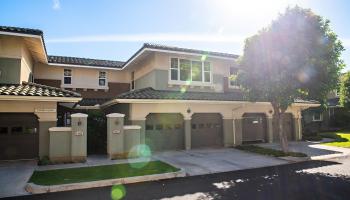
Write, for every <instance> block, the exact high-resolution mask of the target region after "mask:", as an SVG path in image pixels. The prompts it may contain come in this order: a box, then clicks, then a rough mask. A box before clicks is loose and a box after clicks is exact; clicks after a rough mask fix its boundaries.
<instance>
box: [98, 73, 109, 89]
mask: <svg viewBox="0 0 350 200" xmlns="http://www.w3.org/2000/svg"><path fill="white" fill-rule="evenodd" d="M106 84H107V73H106V72H99V75H98V85H99V86H106Z"/></svg>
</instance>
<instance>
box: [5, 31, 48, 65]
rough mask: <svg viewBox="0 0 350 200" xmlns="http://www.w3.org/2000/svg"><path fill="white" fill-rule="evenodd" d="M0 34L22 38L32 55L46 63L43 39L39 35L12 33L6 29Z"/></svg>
mask: <svg viewBox="0 0 350 200" xmlns="http://www.w3.org/2000/svg"><path fill="white" fill-rule="evenodd" d="M0 35H7V36H15V37H22V38H24V42H25V44H26V46H27V47H28V50H29V51H30V52H31V54H32V55H33V57H34V58H35V59H36V60H37V61H39V62H43V63H47V62H48V59H47V52H46V48H45V44H44V39H43V37H42V36H41V35H34V34H24V33H12V32H7V31H0Z"/></svg>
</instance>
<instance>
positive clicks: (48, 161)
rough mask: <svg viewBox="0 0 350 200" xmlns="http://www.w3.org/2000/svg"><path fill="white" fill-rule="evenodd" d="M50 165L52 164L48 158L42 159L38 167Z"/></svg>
mask: <svg viewBox="0 0 350 200" xmlns="http://www.w3.org/2000/svg"><path fill="white" fill-rule="evenodd" d="M49 164H51V161H50V159H49V157H48V156H44V157H42V158H41V159H40V160H39V162H38V165H49Z"/></svg>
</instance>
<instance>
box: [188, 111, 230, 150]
mask: <svg viewBox="0 0 350 200" xmlns="http://www.w3.org/2000/svg"><path fill="white" fill-rule="evenodd" d="M191 126H192V127H191V128H192V129H191V147H192V148H204V147H222V146H223V133H222V117H221V115H220V114H218V113H195V114H193V115H192V121H191Z"/></svg>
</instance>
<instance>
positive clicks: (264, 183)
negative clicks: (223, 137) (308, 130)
mask: <svg viewBox="0 0 350 200" xmlns="http://www.w3.org/2000/svg"><path fill="white" fill-rule="evenodd" d="M349 170H350V158H342V159H333V160H329V161H306V162H301V163H294V164H287V165H280V166H275V167H265V168H258V169H250V170H241V171H233V172H226V173H218V174H209V175H202V176H192V177H185V178H177V179H171V180H163V181H154V182H145V183H137V184H129V185H124V186H118V187H113V189H112V187H103V188H93V189H85V190H76V191H67V192H59V193H49V194H40V195H30V196H21V197H14V198H8V199H19V200H21V199H25V200H34V199H35V200H39V199H40V200H44V199H45V200H62V199H64V200H70V199H84V200H90V199H91V200H92V199H94V200H95V199H102V200H103V199H111V196H113V197H120V196H123V199H132V200H135V199H249V200H250V199H308V200H310V199H317V200H323V199H350V197H349V196H350V193H349V192H350V176H349V174H350V172H349Z"/></svg>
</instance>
